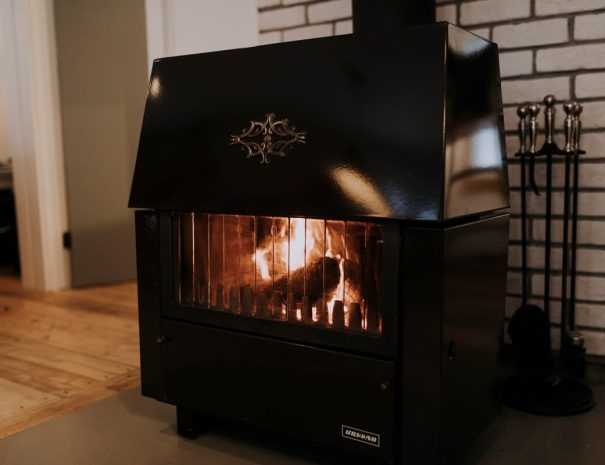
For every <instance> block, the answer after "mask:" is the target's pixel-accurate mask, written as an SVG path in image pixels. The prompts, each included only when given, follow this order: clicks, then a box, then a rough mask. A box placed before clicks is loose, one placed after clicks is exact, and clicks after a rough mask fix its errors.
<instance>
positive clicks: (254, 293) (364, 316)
mask: <svg viewBox="0 0 605 465" xmlns="http://www.w3.org/2000/svg"><path fill="white" fill-rule="evenodd" d="M180 228H181V230H180V231H181V232H180V239H179V240H180V244H181V245H180V247H181V250H180V255H179V256H180V258H181V260H182V262H181V263H182V264H181V267H182V268H181V273H180V277H181V288H180V290H179V291H180V293H181V294H180V298H181V301H182V302H183V303H193V304H194V305H200V306H203V307H207V308H210V309H212V310H228V311H230V312H232V313H237V314H240V313H241V314H243V315H247V316H254V317H259V318H270V319H277V320H282V321H290V322H296V321H300V322H301V323H305V324H313V322H317V323H318V324H319V325H321V326H332V327H333V328H334V329H339V330H342V329H345V328H347V329H348V330H352V331H368V332H372V333H379V331H380V324H381V321H380V313H379V312H380V309H379V305H380V288H379V284H380V282H379V274H378V273H379V272H380V269H379V268H378V266H379V259H380V256H379V253H380V251H381V249H382V229H381V227H380V225H376V224H373V223H365V222H358V221H343V220H323V219H312V218H286V217H260V216H258V217H257V216H239V215H214V214H195V215H193V214H183V216H182V218H181V223H180ZM192 238H193V239H194V240H193V241H191V239H192ZM192 242H194V243H192ZM198 260H199V262H198Z"/></svg>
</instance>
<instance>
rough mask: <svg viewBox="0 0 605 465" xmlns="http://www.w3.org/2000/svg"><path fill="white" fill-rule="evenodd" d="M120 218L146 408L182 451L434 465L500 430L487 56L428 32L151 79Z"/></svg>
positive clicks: (340, 40) (491, 83) (324, 45)
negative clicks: (242, 444)
mask: <svg viewBox="0 0 605 465" xmlns="http://www.w3.org/2000/svg"><path fill="white" fill-rule="evenodd" d="M130 206H131V207H134V208H137V209H139V210H138V211H137V212H136V225H137V247H138V279H139V306H140V337H141V375H142V390H143V394H144V395H146V396H150V397H153V398H156V399H158V400H160V401H163V402H167V403H170V404H174V405H176V407H177V426H178V432H179V433H180V434H182V435H184V436H187V437H194V436H196V435H197V434H199V433H201V432H203V430H204V428H206V427H207V426H208V425H209V424H211V420H213V419H226V420H231V421H235V422H240V423H245V424H249V425H251V426H254V427H256V428H260V429H264V430H268V431H273V432H277V433H279V434H283V435H285V436H289V437H293V438H296V439H298V440H301V441H305V442H308V443H313V444H317V445H319V446H325V447H328V448H331V449H338V450H339V451H341V452H342V453H344V454H346V453H349V454H352V455H355V456H357V457H364V458H365V459H366V460H368V461H376V462H378V463H396V464H404V463H405V464H437V463H447V462H448V461H450V460H452V458H453V457H457V456H458V455H459V454H460V453H461V452H462V451H463V450H464V449H465V448H466V447H467V446H468V445H469V443H470V441H471V440H472V438H473V437H474V436H475V435H476V434H477V433H478V432H479V431H481V429H482V428H484V427H485V426H486V425H487V424H488V423H489V421H490V420H491V419H492V418H493V417H494V415H495V414H496V413H497V411H498V404H497V401H496V399H495V397H494V387H495V382H496V379H497V364H496V358H497V352H498V350H499V344H500V334H501V329H502V324H503V308H504V293H505V273H506V251H507V233H508V217H507V215H506V214H503V213H502V211H503V209H505V208H507V206H508V185H507V177H506V169H505V162H504V142H503V123H502V115H501V97H500V80H499V71H498V53H497V48H496V46H495V45H494V44H492V43H489V42H487V41H485V40H483V39H481V38H479V37H477V36H475V35H473V34H470V33H468V32H465V31H463V30H461V29H458V28H456V27H454V26H451V25H448V24H446V23H438V24H431V25H427V26H418V27H412V28H403V29H392V30H386V31H379V32H368V33H363V34H354V35H349V36H341V37H334V38H325V39H317V40H309V41H301V42H292V43H286V44H276V45H269V46H262V47H255V48H250V49H242V50H232V51H225V52H217V53H208V54H201V55H191V56H182V57H175V58H167V59H160V60H156V61H155V62H154V65H153V70H152V74H151V81H150V85H149V95H148V99H147V106H146V109H145V116H144V121H143V128H142V133H141V140H140V146H139V152H138V159H137V164H136V170H135V175H134V182H133V187H132V193H131V198H130ZM339 453H340V452H339Z"/></svg>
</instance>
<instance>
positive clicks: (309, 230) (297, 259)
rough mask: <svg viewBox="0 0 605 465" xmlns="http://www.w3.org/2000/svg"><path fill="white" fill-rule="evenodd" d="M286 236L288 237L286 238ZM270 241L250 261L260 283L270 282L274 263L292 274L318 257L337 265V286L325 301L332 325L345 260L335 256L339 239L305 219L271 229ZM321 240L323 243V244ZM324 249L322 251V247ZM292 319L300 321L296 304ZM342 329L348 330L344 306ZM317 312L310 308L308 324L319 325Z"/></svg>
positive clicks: (319, 223) (341, 295)
mask: <svg viewBox="0 0 605 465" xmlns="http://www.w3.org/2000/svg"><path fill="white" fill-rule="evenodd" d="M288 233H289V234H288ZM271 234H272V236H273V237H272V239H273V240H271V241H269V243H268V244H267V245H265V246H264V247H258V248H257V249H256V252H255V254H254V255H253V260H254V261H255V263H256V269H257V273H258V276H259V277H260V278H261V279H262V280H263V281H270V280H271V279H272V278H273V275H274V273H273V270H272V267H273V265H274V262H277V263H278V264H281V266H282V269H283V267H285V268H286V269H288V270H289V273H290V274H292V273H293V272H295V271H296V270H300V269H302V268H304V267H305V266H306V265H308V264H309V263H311V262H312V261H313V260H316V259H319V258H321V257H327V258H332V259H334V260H336V261H337V262H338V268H339V271H340V273H339V274H340V277H339V282H338V286H337V287H336V289H335V290H334V291H332V292H331V293H330V294H329V295H326V298H327V299H329V300H328V302H327V305H326V306H327V311H328V322H329V324H333V318H332V315H333V310H334V304H335V302H336V301H337V300H341V301H343V302H344V289H345V273H344V264H345V257H343V256H342V255H341V254H340V253H335V250H334V249H335V248H336V244H337V243H338V242H339V241H340V242H342V240H343V238H338V237H333V235H331V234H326V228H325V222H324V221H321V220H307V219H305V218H290V220H289V224H288V222H284V223H283V224H282V225H281V226H279V227H276V226H275V225H274V226H273V228H272V231H271ZM324 238H325V240H324ZM324 245H325V247H324ZM305 284H306V283H305ZM296 305H297V308H296V319H297V320H299V321H300V320H302V309H301V308H300V303H297V304H296ZM344 313H345V325H347V326H348V313H349V308H348V306H346V305H345V306H344ZM319 319H320V310H319V309H318V306H317V305H313V306H312V320H313V321H319Z"/></svg>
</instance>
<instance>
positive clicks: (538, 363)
mask: <svg viewBox="0 0 605 465" xmlns="http://www.w3.org/2000/svg"><path fill="white" fill-rule="evenodd" d="M543 103H544V125H545V142H544V144H543V146H542V148H540V149H538V148H537V147H538V145H537V138H538V127H539V124H538V115H539V113H540V105H539V104H530V105H524V106H520V107H519V108H518V109H517V115H518V116H519V126H518V132H519V139H520V148H519V152H518V153H517V155H516V156H517V157H518V158H519V159H520V165H521V169H520V172H521V228H522V231H521V241H522V255H521V261H522V281H523V282H522V293H523V297H522V305H521V307H520V308H519V309H518V310H517V311H516V312H515V314H514V315H513V317H512V319H511V321H510V325H509V330H508V331H509V334H510V336H511V340H512V343H513V347H514V349H515V352H516V355H517V359H518V366H519V372H520V374H519V376H516V377H512V378H509V379H508V380H507V381H506V383H505V397H506V400H507V402H508V404H509V405H511V406H512V407H515V408H519V409H521V410H525V411H529V412H532V413H537V414H542V415H573V414H578V413H582V412H585V411H588V410H590V409H591V408H592V407H593V406H594V399H593V395H592V392H591V390H590V388H589V387H588V386H586V385H585V384H584V383H582V382H581V381H579V379H578V378H583V377H584V376H585V371H586V364H585V360H584V354H585V348H584V339H583V337H582V334H581V333H580V332H579V331H577V330H576V328H575V304H576V268H577V253H576V252H577V232H578V182H579V178H578V174H579V158H580V155H583V154H585V151H583V150H582V149H581V146H580V142H581V132H582V122H581V119H580V115H581V114H582V105H581V104H579V103H577V102H567V103H565V104H564V105H563V110H564V112H565V120H564V123H563V129H564V135H565V146H564V147H563V148H562V149H561V148H560V147H559V146H558V145H557V143H556V142H555V139H554V131H555V114H556V108H555V103H556V100H555V97H554V96H552V95H547V96H546V97H545V98H544V101H543ZM528 138H529V143H528ZM556 157H562V158H563V160H564V169H565V175H564V189H563V219H562V221H563V235H562V236H563V237H562V256H563V259H562V271H561V321H560V337H561V344H560V352H559V360H558V369H557V370H556V371H555V370H553V363H552V357H551V343H550V304H551V302H550V292H551V289H550V286H551V282H550V274H551V253H552V232H551V226H552V190H553V186H552V174H553V162H554V160H555V158H556ZM540 158H543V159H544V163H545V167H546V192H545V195H546V202H545V203H546V212H545V235H544V237H545V247H544V301H543V306H544V308H543V309H540V308H539V307H538V306H537V305H532V304H528V296H529V294H530V292H529V281H528V280H529V273H528V264H527V242H528V239H527V185H528V183H529V185H530V186H531V190H532V191H533V192H534V193H535V195H540V189H539V188H538V186H537V184H536V180H535V163H536V161H537V160H538V159H540ZM572 166H573V176H572ZM570 230H571V231H570ZM570 232H571V234H570ZM570 236H571V237H570ZM567 375H570V376H567Z"/></svg>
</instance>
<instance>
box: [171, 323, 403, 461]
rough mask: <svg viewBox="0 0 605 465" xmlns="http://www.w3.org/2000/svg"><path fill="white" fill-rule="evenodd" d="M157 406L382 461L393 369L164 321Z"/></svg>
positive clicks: (389, 436)
mask: <svg viewBox="0 0 605 465" xmlns="http://www.w3.org/2000/svg"><path fill="white" fill-rule="evenodd" d="M162 331H163V334H165V335H166V341H167V342H166V343H165V344H163V345H162V354H161V359H162V362H161V367H162V372H163V373H162V388H161V390H162V400H164V401H167V402H169V403H172V404H175V405H179V406H183V407H187V408H190V409H194V410H196V411H199V412H201V413H203V414H207V415H210V416H216V417H219V418H223V419H227V420H231V421H236V422H239V423H245V424H249V425H251V426H254V427H257V428H260V429H265V430H269V431H273V432H276V433H278V434H280V435H286V436H289V437H293V438H295V439H299V440H302V441H305V442H311V443H315V444H317V445H321V446H328V447H331V448H336V449H339V450H341V451H344V452H348V453H352V454H355V455H356V456H358V457H359V456H365V457H368V458H369V459H373V460H378V461H381V462H384V463H392V462H393V457H394V441H393V439H394V438H393V436H394V412H395V411H396V408H395V405H394V393H393V384H394V377H395V365H394V363H391V362H388V361H384V360H378V359H372V358H368V357H361V356H356V355H349V354H346V353H341V352H336V351H331V350H323V349H318V348H312V347H309V346H305V345H301V344H294V343H289V342H281V341H277V340H274V339H269V338H265V337H259V336H252V335H246V334H240V333H236V332H232V331H228V330H221V329H213V328H208V327H203V326H199V325H194V324H188V323H180V322H175V321H170V320H163V322H162Z"/></svg>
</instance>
